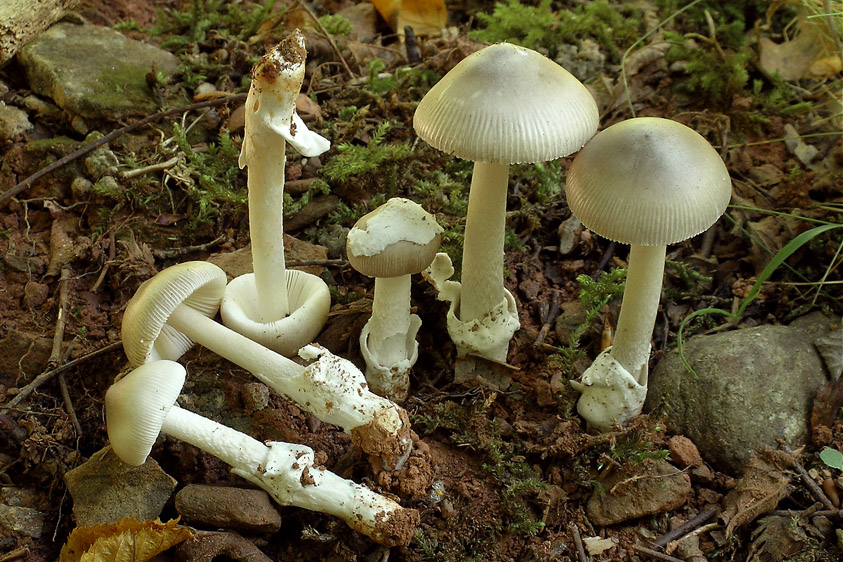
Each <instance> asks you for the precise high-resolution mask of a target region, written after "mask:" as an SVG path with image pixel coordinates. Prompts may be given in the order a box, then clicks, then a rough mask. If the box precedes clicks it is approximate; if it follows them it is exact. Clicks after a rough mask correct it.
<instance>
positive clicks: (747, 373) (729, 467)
mask: <svg viewBox="0 0 843 562" xmlns="http://www.w3.org/2000/svg"><path fill="white" fill-rule="evenodd" d="M795 324H796V325H797V326H799V325H804V326H806V329H800V328H794V327H792V326H790V327H789V326H770V325H768V326H758V327H755V328H746V329H742V330H736V331H733V332H724V333H720V334H715V335H711V336H695V337H692V338H691V339H689V340H688V343H687V345H686V347H685V353H686V357H687V359H688V360H689V361H690V363H691V365H692V366H693V368H694V370H695V371H696V373H697V376H698V378H694V376H693V375H692V374H691V373H689V372H687V371H686V370H685V368H684V366H683V365H682V363H681V361H680V360H679V355H678V354H677V353H671V354H669V355H667V356H666V357H665V358H664V359H663V360H662V361H661V362H660V363H659V364H658V366H657V367H656V368H655V370H654V371H653V373H652V375H651V376H650V388H649V394H648V396H647V402H646V404H645V410H648V411H652V410H658V411H659V413H660V414H664V415H665V416H666V417H667V421H668V425H669V426H670V428H671V429H672V430H673V431H675V432H677V433H681V434H683V435H686V436H687V437H688V438H690V439H691V440H692V441H693V442H694V443H695V444H696V445H697V447H698V448H699V450H700V453H701V454H702V456H703V458H704V459H705V460H706V461H707V462H709V463H711V464H712V465H714V466H715V467H716V468H718V469H719V470H721V471H724V472H727V473H730V474H738V473H740V471H741V469H742V468H743V465H744V464H745V463H746V461H747V460H748V459H749V457H750V454H751V453H752V452H753V451H754V450H755V449H756V448H757V447H758V446H759V445H765V444H766V445H770V446H775V445H776V440H777V439H783V440H784V441H785V442H787V443H789V444H790V445H791V446H793V447H797V446H799V445H801V444H804V443H806V442H807V440H808V438H809V436H810V432H809V427H808V420H809V416H810V411H811V405H812V403H813V400H814V397H815V395H816V393H817V391H818V389H819V388H820V387H821V386H822V385H823V384H825V383H826V382H827V375H826V371H825V368H824V366H823V362H822V359H821V358H820V356H819V353H818V352H817V350H816V349H815V347H814V345H813V342H814V340H815V339H816V338H817V337H818V334H817V332H816V327H817V326H818V325H819V323H818V322H810V323H807V324H798V323H795Z"/></svg>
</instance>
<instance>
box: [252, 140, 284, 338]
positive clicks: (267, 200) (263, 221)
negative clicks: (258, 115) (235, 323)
mask: <svg viewBox="0 0 843 562" xmlns="http://www.w3.org/2000/svg"><path fill="white" fill-rule="evenodd" d="M249 134H250V135H251V143H252V145H253V146H252V149H253V150H254V151H255V153H256V154H259V156H255V157H252V158H250V159H249V161H248V165H249V176H248V184H249V186H248V187H249V236H250V238H251V241H252V264H253V266H254V270H255V290H256V292H257V298H258V302H259V303H260V306H259V308H258V309H259V310H260V316H261V317H260V320H261V321H262V322H271V321H273V320H278V319H279V318H284V317H285V316H287V315H288V314H289V313H290V304H289V299H288V298H287V283H286V281H285V280H286V278H287V270H286V263H285V261H284V211H283V209H284V171H285V170H284V167H285V164H286V161H287V159H286V157H285V155H284V139H281V138H279V137H278V135H277V134H275V133H270V134H266V133H263V134H259V133H257V132H250V133H249Z"/></svg>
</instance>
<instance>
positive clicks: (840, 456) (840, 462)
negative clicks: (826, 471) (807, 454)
mask: <svg viewBox="0 0 843 562" xmlns="http://www.w3.org/2000/svg"><path fill="white" fill-rule="evenodd" d="M820 460H821V461H823V463H824V464H825V465H826V466H828V467H831V468H836V469H837V470H841V471H843V453H841V452H840V451H838V450H837V449H832V448H831V447H826V448H824V449H823V450H822V451H820Z"/></svg>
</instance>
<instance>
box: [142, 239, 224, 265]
mask: <svg viewBox="0 0 843 562" xmlns="http://www.w3.org/2000/svg"><path fill="white" fill-rule="evenodd" d="M223 240H225V235H224V234H223V235H220V236H218V237H216V238H214V239H213V240H211V241H210V242H206V243H204V244H197V245H196V246H184V247H183V248H171V249H169V250H153V251H152V255H153V256H155V257H156V258H157V259H159V260H166V259H171V258H177V257H181V256H184V255H186V254H192V253H193V252H207V251H208V250H210V249H211V248H213V247H214V246H216V245H217V244H219V243H220V242H222V241H223Z"/></svg>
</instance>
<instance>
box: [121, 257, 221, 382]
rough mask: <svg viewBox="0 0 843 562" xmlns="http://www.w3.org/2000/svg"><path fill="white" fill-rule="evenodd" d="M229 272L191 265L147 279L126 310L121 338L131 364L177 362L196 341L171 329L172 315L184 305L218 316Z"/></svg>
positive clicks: (213, 267)
mask: <svg viewBox="0 0 843 562" xmlns="http://www.w3.org/2000/svg"><path fill="white" fill-rule="evenodd" d="M225 284H226V276H225V272H224V271H223V270H222V269H220V268H219V267H217V266H216V265H214V264H212V263H208V262H203V261H190V262H184V263H180V264H178V265H174V266H171V267H168V268H167V269H165V270H163V271H161V272H160V273H158V274H157V275H156V276H155V277H152V278H151V279H147V280H146V281H144V283H143V284H142V285H141V286H140V288H139V289H138V291H137V292H136V293H135V295H134V296H133V297H132V300H130V301H129V304H128V306H126V311H125V312H124V313H123V325H122V329H121V332H122V333H121V335H122V338H123V349H124V350H125V352H126V356H127V357H128V358H129V363H130V364H131V365H132V366H133V367H137V366H139V365H142V364H143V363H146V362H147V361H151V360H156V359H170V360H173V361H175V360H176V359H178V358H179V357H181V356H182V355H183V354H184V353H185V352H186V351H187V350H188V349H190V348H191V347H192V346H193V341H192V340H191V339H190V338H188V337H187V336H185V335H184V334H182V333H181V332H179V331H178V330H175V329H174V328H172V327H170V326H168V325H167V319H168V318H169V317H170V314H172V312H173V311H174V310H175V309H176V308H177V307H178V306H179V305H181V304H184V305H186V306H189V307H191V308H194V309H196V310H198V311H199V312H201V313H202V314H204V315H205V316H207V317H209V318H211V317H213V316H215V315H216V314H217V310H218V309H219V306H220V302H221V301H222V296H223V293H224V292H225Z"/></svg>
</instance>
